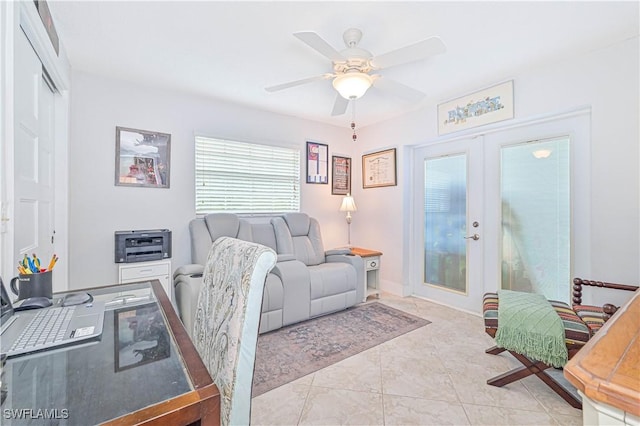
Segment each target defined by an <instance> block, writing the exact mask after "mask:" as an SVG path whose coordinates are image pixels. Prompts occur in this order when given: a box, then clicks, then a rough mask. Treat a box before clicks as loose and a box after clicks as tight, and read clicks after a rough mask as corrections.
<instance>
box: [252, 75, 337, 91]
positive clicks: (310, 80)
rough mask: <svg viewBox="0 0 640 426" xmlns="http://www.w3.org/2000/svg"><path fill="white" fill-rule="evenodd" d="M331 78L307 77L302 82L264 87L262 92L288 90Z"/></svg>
mask: <svg viewBox="0 0 640 426" xmlns="http://www.w3.org/2000/svg"><path fill="white" fill-rule="evenodd" d="M331 77H333V74H322V75H316V76H315V77H307V78H303V79H302V80H295V81H290V82H288V83H282V84H277V85H275V86H270V87H266V88H265V89H264V90H266V91H267V92H277V91H278V90H283V89H288V88H290V87H295V86H301V85H303V84H307V83H313V82H314V81H320V80H328V79H330V78H331Z"/></svg>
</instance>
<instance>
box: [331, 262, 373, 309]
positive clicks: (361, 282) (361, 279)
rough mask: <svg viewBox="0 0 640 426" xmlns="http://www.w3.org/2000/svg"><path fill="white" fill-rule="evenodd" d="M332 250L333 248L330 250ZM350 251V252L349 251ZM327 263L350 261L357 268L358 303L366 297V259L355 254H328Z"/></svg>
mask: <svg viewBox="0 0 640 426" xmlns="http://www.w3.org/2000/svg"><path fill="white" fill-rule="evenodd" d="M329 251H331V250H329ZM349 253H350V252H349ZM326 261H327V263H329V262H342V263H349V264H350V265H352V266H353V267H354V268H355V269H356V276H357V279H358V284H357V285H356V300H357V301H358V303H360V301H363V300H364V298H365V290H364V289H365V285H366V282H365V275H364V260H362V258H361V257H360V256H358V255H355V254H333V255H329V256H326Z"/></svg>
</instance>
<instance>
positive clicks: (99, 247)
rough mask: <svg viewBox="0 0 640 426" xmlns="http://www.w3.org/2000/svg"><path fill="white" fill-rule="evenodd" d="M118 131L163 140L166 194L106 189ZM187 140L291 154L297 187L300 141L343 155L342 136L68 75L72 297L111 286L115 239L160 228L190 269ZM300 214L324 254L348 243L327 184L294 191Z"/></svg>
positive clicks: (177, 260)
mask: <svg viewBox="0 0 640 426" xmlns="http://www.w3.org/2000/svg"><path fill="white" fill-rule="evenodd" d="M116 126H123V127H130V128H136V129H142V130H153V131H158V132H163V133H169V134H171V176H170V179H171V181H170V183H171V187H170V188H169V189H158V188H137V187H124V186H115V185H114V179H115V177H114V175H115V171H114V168H115V129H116ZM194 132H197V133H199V134H204V135H209V136H217V137H223V138H231V139H237V140H242V141H249V142H265V143H273V144H284V145H289V146H292V145H293V146H296V145H297V146H299V148H300V151H301V156H302V161H301V175H302V176H301V179H302V182H304V174H305V173H306V164H305V162H304V155H305V150H306V145H305V142H306V140H314V141H319V142H323V143H326V144H328V145H329V159H330V158H331V155H335V154H340V155H350V154H351V150H352V149H353V142H352V141H351V132H350V129H349V128H348V123H346V124H345V127H344V128H339V127H334V126H328V125H323V124H319V123H315V122H311V121H305V120H300V119H295V118H291V117H287V116H282V115H276V114H271V113H267V112H260V111H256V110H251V109H247V108H243V107H240V106H237V105H232V104H228V103H224V102H216V101H212V100H207V99H204V98H199V97H195V96H190V95H184V94H178V93H174V92H167V91H163V90H160V89H157V88H149V87H141V86H140V85H133V84H130V83H127V82H122V81H115V80H109V79H104V78H100V77H97V76H94V75H89V74H86V73H81V72H74V73H73V74H72V90H71V143H70V148H69V182H70V188H69V200H70V201H69V203H70V206H69V207H70V208H69V210H70V215H69V221H70V226H69V228H70V229H69V246H70V259H69V266H70V283H69V284H70V288H81V287H86V286H93V285H103V284H110V283H115V282H117V278H118V277H117V270H118V269H117V264H116V263H114V253H113V250H114V241H113V239H114V237H113V233H114V231H118V230H131V229H157V228H168V229H170V230H171V231H172V232H173V235H172V236H173V253H172V254H173V256H172V267H173V269H174V270H175V269H176V268H178V267H179V266H181V265H183V264H186V263H190V256H191V255H190V251H189V250H190V248H189V233H188V223H189V221H190V220H191V219H192V218H194V217H195V201H194V199H195V195H194V194H195V189H194V170H193V166H194ZM301 199H302V200H301V201H302V203H301V211H303V212H308V213H309V214H310V215H312V216H314V217H316V218H317V219H318V220H319V221H320V224H321V226H322V231H323V239H324V243H325V247H326V248H331V247H336V246H340V245H345V244H346V232H347V230H346V222H345V220H344V214H343V213H341V212H339V211H338V208H339V206H340V202H341V200H342V197H340V196H338V195H331V187H330V185H313V184H305V183H303V184H302V194H301Z"/></svg>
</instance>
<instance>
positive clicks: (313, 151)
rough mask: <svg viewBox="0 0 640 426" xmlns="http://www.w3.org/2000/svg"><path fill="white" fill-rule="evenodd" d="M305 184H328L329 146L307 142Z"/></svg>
mask: <svg viewBox="0 0 640 426" xmlns="http://www.w3.org/2000/svg"><path fill="white" fill-rule="evenodd" d="M307 183H329V146H328V145H325V144H322V143H318V142H307Z"/></svg>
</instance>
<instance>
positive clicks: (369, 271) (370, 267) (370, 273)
mask: <svg viewBox="0 0 640 426" xmlns="http://www.w3.org/2000/svg"><path fill="white" fill-rule="evenodd" d="M351 252H352V253H353V254H357V255H358V256H360V257H362V260H363V261H364V270H365V274H366V276H365V280H364V286H365V288H364V300H363V302H364V301H366V300H367V297H369V296H374V295H375V296H377V297H380V256H382V252H379V251H377V250H369V249H365V248H361V247H351Z"/></svg>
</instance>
